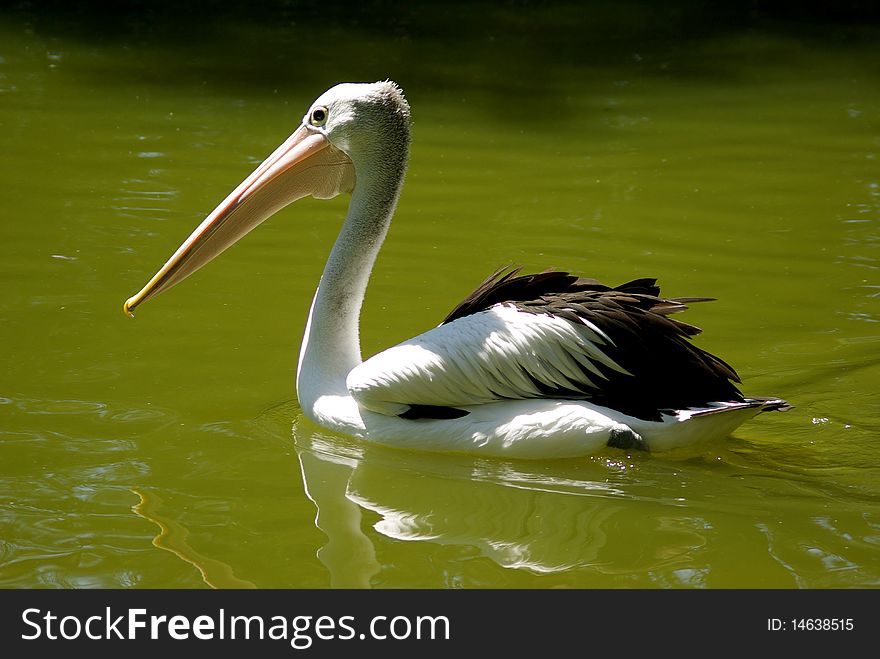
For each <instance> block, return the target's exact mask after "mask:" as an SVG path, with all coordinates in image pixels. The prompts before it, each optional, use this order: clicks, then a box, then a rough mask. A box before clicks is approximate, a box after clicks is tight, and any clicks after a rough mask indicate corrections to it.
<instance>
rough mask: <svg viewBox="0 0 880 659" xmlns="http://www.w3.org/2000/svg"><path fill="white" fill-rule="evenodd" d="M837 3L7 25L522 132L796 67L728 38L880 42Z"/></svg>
mask: <svg viewBox="0 0 880 659" xmlns="http://www.w3.org/2000/svg"><path fill="white" fill-rule="evenodd" d="M826 4H827V6H825V7H821V8H819V7H818V6H816V5H813V6H811V7H812V8H811V7H808V6H805V5H803V4H802V3H795V2H789V1H783V2H770V1H760V0H753V1H751V2H745V3H731V2H726V3H716V2H706V1H704V0H677V1H675V2H671V3H670V2H663V3H657V2H647V1H636V0H629V1H624V2H612V1H611V0H593V1H592V2H586V3H584V2H580V3H575V2H522V1H520V2H504V3H490V2H453V3H434V2H425V1H424V0H421V1H417V2H411V3H394V2H388V1H383V0H368V1H366V2H362V3H347V2H341V3H330V2H319V1H307V2H296V1H293V0H257V1H255V2H248V3H231V2H229V3H224V2H195V3H179V2H170V1H164V0H159V1H149V0H135V1H131V2H125V3H118V2H109V1H91V2H88V1H85V2H65V1H63V0H47V1H44V2H26V1H20V2H16V3H13V4H12V5H11V6H9V7H7V8H5V9H2V10H0V28H3V27H4V26H5V30H11V31H12V32H13V33H16V32H21V33H24V34H27V35H29V36H33V37H35V38H37V39H42V40H44V41H45V42H46V43H47V47H51V46H52V43H53V42H55V41H65V40H66V41H70V40H73V41H76V42H79V43H81V44H86V45H89V46H94V47H96V48H106V49H110V50H111V52H112V51H113V50H114V49H116V50H119V57H120V58H121V59H123V60H125V62H126V63H125V65H120V66H125V67H126V69H125V71H124V72H120V71H119V70H117V69H116V68H113V66H112V65H110V66H109V68H108V65H107V63H106V62H103V61H101V62H99V63H97V64H95V63H93V64H91V65H89V64H88V63H85V64H81V65H80V66H81V67H82V68H81V69H80V73H82V74H83V75H86V76H92V77H93V78H95V79H97V80H98V81H101V80H109V79H112V78H113V76H119V75H124V76H125V77H126V78H127V79H130V78H131V77H132V76H133V77H134V78H135V81H136V82H140V83H145V84H150V85H169V86H170V85H180V86H186V87H192V86H200V87H203V88H206V89H207V90H209V91H215V92H217V93H228V94H240V95H247V94H258V95H266V94H271V93H275V90H283V93H284V94H285V95H287V94H289V93H299V92H300V91H301V92H302V93H305V94H306V95H309V96H310V95H312V94H314V93H315V90H320V89H324V88H326V87H328V86H330V85H331V84H333V83H334V82H337V81H340V80H374V79H377V78H384V77H390V78H393V79H395V80H397V81H398V82H400V83H401V84H402V85H403V86H404V88H405V89H418V90H423V91H420V93H429V94H432V95H435V96H437V97H439V98H440V100H446V101H452V102H455V101H456V100H458V99H461V98H467V99H468V100H469V101H470V102H473V101H480V100H485V101H486V105H487V106H491V107H492V108H493V112H494V113H495V114H496V115H498V118H500V119H505V120H512V121H521V120H523V119H526V118H529V117H534V116H536V114H537V113H540V112H541V111H542V108H544V104H545V103H546V101H547V100H548V99H564V96H565V93H566V92H565V90H566V89H569V90H570V89H571V85H575V86H577V85H581V84H582V85H590V84H591V83H592V82H593V81H594V80H595V79H596V78H597V76H599V77H602V78H607V77H608V75H609V72H611V73H610V74H611V75H614V76H619V78H620V80H621V82H622V83H625V82H626V79H627V78H629V77H636V78H646V77H652V76H662V77H667V78H683V79H695V80H697V81H699V80H701V79H709V78H711V79H715V80H717V79H723V78H725V77H733V76H736V75H737V72H738V71H739V67H740V66H741V64H742V61H741V60H742V58H745V59H753V60H754V59H759V60H764V59H766V60H768V61H771V60H773V61H778V59H779V57H780V56H782V57H784V56H785V54H784V53H779V52H776V51H775V50H774V49H773V47H772V46H762V45H761V43H760V42H759V43H758V44H757V45H756V44H755V43H752V42H748V43H746V44H745V45H743V46H742V47H740V48H734V49H733V50H731V49H729V48H726V49H722V50H721V51H717V50H715V49H713V48H712V47H708V46H707V44H711V43H713V42H715V41H718V40H725V39H731V38H748V37H749V35H755V34H772V35H776V36H778V37H780V38H782V39H783V40H788V41H791V40H794V41H795V42H796V43H804V42H808V43H811V44H815V43H818V42H821V43H822V44H823V46H825V47H828V48H831V49H835V48H844V47H852V46H853V45H854V44H858V43H864V44H866V45H867V44H869V43H871V39H873V38H874V37H876V35H877V28H876V26H877V25H878V24H880V5H877V4H876V3H868V2H858V1H856V0H849V1H848V2H847V1H845V2H837V3H826ZM0 54H2V53H0ZM411 93H412V92H411ZM565 112H566V105H565V103H559V104H558V106H557V107H555V108H554V113H556V115H557V116H558V117H559V118H564V117H561V116H559V115H564V114H565Z"/></svg>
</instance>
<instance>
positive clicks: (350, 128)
mask: <svg viewBox="0 0 880 659" xmlns="http://www.w3.org/2000/svg"><path fill="white" fill-rule="evenodd" d="M408 146H409V104H408V103H407V102H406V99H405V98H404V96H403V93H402V92H401V90H400V88H399V87H398V86H397V85H396V84H395V83H393V82H391V81H384V82H375V83H343V84H339V85H336V86H335V87H332V88H330V89H328V90H327V91H326V92H324V93H323V94H321V96H319V97H318V98H317V99H316V100H315V102H314V103H313V104H312V105H311V107H310V108H309V110H308V112H306V113H305V115H304V116H303V118H302V122H301V123H300V125H299V127H298V128H297V129H296V130H295V131H294V132H293V134H292V135H291V136H290V137H288V138H287V140H285V141H284V143H283V144H281V146H279V147H278V148H277V149H275V151H274V152H273V153H272V154H271V155H270V156H269V157H268V158H266V160H264V161H263V162H262V163H261V164H260V165H259V166H258V167H257V168H256V169H255V170H254V171H253V172H252V173H251V174H250V176H248V177H247V178H246V179H245V180H244V181H242V182H241V183H240V184H239V185H238V187H237V188H235V190H233V191H232V192H231V193H230V194H229V196H228V197H226V199H224V200H223V201H222V202H221V203H220V205H219V206H217V208H215V209H214V210H213V211H212V212H211V214H210V215H208V217H206V218H205V220H204V221H203V222H202V223H201V224H200V225H199V226H198V227H197V228H196V229H195V231H193V232H192V233H191V234H190V236H189V237H188V238H187V239H186V240H185V241H184V242H183V244H182V245H180V247H178V248H177V251H175V252H174V254H173V255H172V256H171V258H170V259H168V261H167V262H166V263H165V265H163V266H162V268H161V269H160V270H159V271H158V272H157V273H156V274H155V275H153V277H152V279H150V281H149V282H147V284H146V285H145V286H144V287H143V288H142V289H141V290H140V291H139V292H138V293H137V294H135V295H133V296H132V297H130V298H128V300H126V301H125V304H124V305H123V309H124V311H125V313H127V314H128V315H130V316H132V315H134V314H133V311H134V309H135V307H137V306H138V305H140V304H142V303H143V302H145V301H146V300H148V299H150V298H151V297H153V296H155V295H158V294H159V293H161V292H163V291H166V290H168V289H169V288H171V287H172V286H174V285H175V284H177V283H179V282H181V281H183V280H184V279H185V278H186V277H188V276H189V275H191V274H192V273H194V272H195V271H196V270H198V269H199V268H201V267H202V266H203V265H205V264H206V263H207V262H208V261H210V260H211V259H213V258H214V257H215V256H217V255H218V254H220V253H221V252H223V251H224V250H225V249H226V248H228V247H230V246H231V245H232V244H233V243H235V242H236V241H238V240H239V239H240V238H242V237H243V236H244V235H245V234H247V233H248V232H249V231H251V229H253V228H254V227H256V226H257V225H259V224H260V223H261V222H263V221H264V220H266V219H267V218H269V217H271V216H272V215H274V214H275V213H276V212H278V211H279V210H281V209H282V208H284V207H285V206H287V205H289V204H291V203H293V202H294V201H296V200H298V199H302V198H303V197H306V196H309V195H311V196H312V197H315V198H317V199H331V198H333V197H335V196H337V195H338V194H340V193H343V192H349V193H351V192H353V191H354V189H355V183H356V182H357V181H362V182H363V183H362V186H360V187H364V185H368V181H369V180H383V181H385V180H387V179H388V177H392V176H394V177H397V178H399V179H402V175H403V171H404V169H405V167H406V158H407V152H408ZM391 187H392V188H394V187H397V188H399V185H398V186H393V185H392V186H391ZM383 189H388V186H387V185H385V186H383ZM398 192H399V190H395V191H394V197H395V199H394V201H396V195H397V193H398ZM392 203H393V202H392Z"/></svg>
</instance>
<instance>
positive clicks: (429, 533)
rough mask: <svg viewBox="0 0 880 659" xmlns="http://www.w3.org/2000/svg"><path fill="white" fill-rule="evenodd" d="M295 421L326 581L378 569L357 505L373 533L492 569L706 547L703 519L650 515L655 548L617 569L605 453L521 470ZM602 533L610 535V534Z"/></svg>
mask: <svg viewBox="0 0 880 659" xmlns="http://www.w3.org/2000/svg"><path fill="white" fill-rule="evenodd" d="M305 425H306V423H305V422H304V423H300V424H298V426H299V427H295V429H294V432H295V435H296V445H297V455H298V457H299V460H300V465H301V467H302V475H303V482H304V485H305V488H306V491H307V493H308V495H309V497H310V498H311V500H312V501H313V502H314V503H315V505H316V506H317V508H318V515H317V518H316V524H317V526H318V527H319V528H320V529H321V530H322V531H323V532H324V533H326V534H327V536H328V539H329V540H328V543H327V545H325V546H324V547H323V548H322V549H321V550H320V552H319V558H320V559H321V562H322V563H323V564H324V565H325V566H326V567H327V569H328V570H329V571H330V573H331V575H332V580H333V585H334V586H336V585H339V586H368V585H369V584H370V577H372V576H373V575H375V574H377V573H378V572H379V569H380V567H379V563H378V562H377V559H376V554H375V549H374V547H373V545H372V542H371V540H370V538H369V534H368V533H366V532H364V531H363V530H362V529H361V510H364V511H371V512H372V513H375V514H376V515H378V517H379V520H378V521H377V522H375V523H374V524H373V528H374V529H375V531H377V532H378V533H380V534H381V535H383V536H385V537H387V538H391V539H393V540H399V541H408V542H412V541H428V542H431V543H436V544H439V545H447V546H450V545H451V546H460V547H468V548H473V549H476V550H478V551H479V553H480V555H482V556H484V557H486V558H488V559H490V560H491V561H493V562H494V563H496V564H497V565H500V566H502V567H505V568H517V569H525V570H528V571H530V572H533V573H539V574H540V573H554V572H564V571H568V570H571V569H573V568H585V567H591V568H593V569H597V570H599V571H603V572H616V571H619V570H626V569H631V568H633V567H635V566H640V567H641V569H646V568H649V567H651V566H655V567H656V566H658V565H664V564H668V563H670V562H675V561H678V560H680V559H681V558H682V557H686V556H687V555H688V554H689V553H690V551H691V550H692V549H694V548H698V547H701V546H702V545H704V544H705V539H704V538H702V537H701V535H700V533H699V529H700V528H701V527H705V526H708V523H707V522H705V521H704V520H702V519H692V518H688V520H687V521H686V522H683V521H682V519H678V518H675V517H668V516H667V517H662V516H661V517H656V518H654V519H653V521H652V522H650V523H645V524H643V525H642V526H643V528H644V529H645V530H644V531H642V533H644V532H646V531H647V532H650V533H653V534H656V536H657V537H656V539H655V541H654V542H655V544H654V546H655V551H654V552H653V555H652V556H649V557H646V556H642V555H641V551H637V552H635V553H634V552H632V551H629V552H624V554H623V558H625V559H626V558H628V559H629V560H628V562H629V565H628V566H626V567H623V568H622V567H621V564H620V558H621V554H620V552H619V547H618V545H619V544H621V542H620V537H621V535H625V536H626V537H628V538H630V539H631V538H632V533H633V532H634V531H637V529H634V528H628V527H629V526H630V522H631V521H632V520H631V519H628V518H629V511H628V510H627V506H628V501H627V499H626V498H625V497H624V492H623V490H621V489H620V487H619V486H618V485H616V484H615V483H614V480H613V478H610V476H611V475H612V474H617V473H619V469H618V466H617V462H616V461H614V460H608V461H602V460H598V461H587V462H580V463H577V464H568V463H563V462H559V463H540V464H539V463H535V464H534V465H531V469H530V468H529V465H527V464H526V465H524V466H523V465H517V464H513V463H510V462H502V461H487V460H480V459H474V458H471V457H467V456H448V455H437V454H422V453H408V452H403V451H394V450H390V449H386V448H383V447H376V446H368V445H352V444H351V443H348V442H347V441H345V440H341V439H340V438H335V437H332V436H330V435H325V434H323V433H322V432H321V431H317V432H312V431H311V428H310V427H309V428H305ZM609 463H611V464H609ZM548 464H549V465H551V467H550V468H548ZM694 529H696V530H694ZM609 535H613V536H617V537H616V538H615V539H613V540H611V541H610V540H609ZM658 540H661V542H658ZM662 540H665V542H663V541H662Z"/></svg>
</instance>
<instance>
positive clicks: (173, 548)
mask: <svg viewBox="0 0 880 659" xmlns="http://www.w3.org/2000/svg"><path fill="white" fill-rule="evenodd" d="M131 492H132V494H135V495H137V497H138V499H140V500H139V501H138V503H136V504H135V505H133V506H132V507H131V510H132V512H133V513H135V514H136V515H138V516H139V517H143V518H144V519H145V520H148V521H150V522H153V523H154V524H155V525H156V526H158V527H159V535H157V536H156V537H155V538H153V546H154V547H156V548H157V549H164V550H165V551H169V552H171V553H172V554H174V555H175V556H177V557H178V558H180V559H182V560H184V561H186V562H187V563H189V564H190V565H192V566H193V567H194V568H196V569H197V570H198V571H199V573H200V574H201V575H202V581H204V582H205V583H206V584H208V585H209V586H210V587H211V588H256V586H255V585H254V584H252V583H251V582H250V581H245V580H244V579H239V578H238V577H236V576H235V575H234V574H233V573H232V568H231V567H230V566H229V565H227V564H226V563H223V562H222V561H218V560H216V559H213V558H208V557H207V556H202V555H201V554H200V553H199V552H197V551H196V550H195V549H193V548H192V547H191V546H190V544H189V542H188V541H187V538H189V530H188V529H187V528H186V527H185V526H183V525H181V524H180V523H179V522H177V521H175V520H173V519H171V518H169V517H163V516H162V515H160V514H159V512H158V511H159V508H160V507H161V505H162V499H161V498H160V497H159V495H157V494H155V493H150V492H147V493H146V494H145V493H144V492H141V490H140V489H138V488H132V489H131Z"/></svg>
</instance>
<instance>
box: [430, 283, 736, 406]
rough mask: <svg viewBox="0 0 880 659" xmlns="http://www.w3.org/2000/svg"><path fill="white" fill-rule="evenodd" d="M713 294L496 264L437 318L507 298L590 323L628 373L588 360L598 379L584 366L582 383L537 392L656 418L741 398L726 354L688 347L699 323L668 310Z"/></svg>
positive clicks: (476, 310) (527, 307) (520, 306)
mask: <svg viewBox="0 0 880 659" xmlns="http://www.w3.org/2000/svg"><path fill="white" fill-rule="evenodd" d="M711 299H712V298H702V297H686V298H663V297H661V296H660V288H659V286H657V280H656V279H650V278H642V279H634V280H633V281H630V282H627V283H625V284H621V285H620V286H615V287H613V288H612V287H609V286H605V285H603V284H600V283H599V282H598V281H596V280H594V279H584V278H580V277H576V276H575V275H571V274H569V273H567V272H558V271H546V272H542V273H539V274H534V275H519V269H518V268H510V267H505V268H501V269H500V270H496V271H495V272H494V273H492V275H490V276H489V278H488V279H486V280H485V281H484V282H483V283H482V284H480V286H478V287H477V289H476V290H475V291H474V292H473V293H471V294H470V295H469V296H468V297H467V298H466V299H465V300H464V301H463V302H461V303H460V304H459V305H458V306H456V307H455V308H454V309H453V310H452V311H451V312H450V313H449V315H448V316H447V317H446V318H445V319H444V321H443V324H445V323H450V322H452V321H454V320H456V319H458V318H463V317H465V316H468V315H471V314H475V313H479V312H480V311H485V310H486V309H489V308H490V307H492V306H494V305H496V304H512V305H513V306H515V307H516V308H517V309H519V310H520V311H523V312H526V313H535V314H550V315H553V316H557V317H560V318H563V319H565V320H567V321H568V322H571V323H575V324H578V323H582V322H583V320H586V321H589V322H590V323H592V324H593V325H595V326H596V327H598V328H599V329H600V330H601V331H602V332H604V333H605V335H606V336H608V337H609V338H610V339H611V340H612V341H613V343H614V345H606V346H600V347H601V349H602V350H603V352H605V353H606V354H607V355H608V357H610V358H611V359H612V360H613V361H614V362H615V363H616V364H618V365H619V366H621V367H622V368H623V369H625V370H626V371H627V372H628V373H630V374H631V375H627V374H626V373H621V372H619V371H615V370H613V369H611V368H608V367H607V366H605V365H603V364H600V363H597V362H595V361H591V363H593V364H594V365H595V366H596V367H597V368H598V369H599V370H600V371H601V373H602V375H603V376H604V380H602V381H601V382H598V383H597V382H596V381H597V379H598V378H596V376H595V374H593V373H590V372H589V371H587V370H586V369H584V377H585V379H586V380H587V381H592V382H594V383H596V384H599V388H598V389H597V388H595V387H594V386H590V385H587V384H586V383H584V384H583V385H581V386H579V385H578V383H574V382H571V383H569V384H570V386H568V385H561V384H560V386H557V387H551V386H548V385H546V384H544V383H538V382H535V386H536V388H537V389H538V391H540V392H541V394H542V396H546V397H554V398H555V397H558V398H581V399H588V400H590V401H592V402H595V403H596V404H599V405H604V406H606V407H610V408H612V409H616V410H619V411H621V412H623V413H625V414H629V415H631V416H636V417H639V418H642V419H652V420H658V421H659V420H660V419H661V414H662V412H661V410H669V409H686V408H689V407H703V406H705V405H707V404H708V403H712V402H718V401H742V400H743V396H742V394H741V393H740V391H739V389H737V387H736V386H735V385H734V382H739V381H740V379H739V376H738V375H737V374H736V371H734V369H733V368H732V367H731V366H730V365H729V364H727V363H726V362H725V361H724V360H722V359H720V358H719V357H716V356H715V355H713V354H711V353H709V352H706V351H705V350H702V349H701V348H698V347H697V346H695V345H693V344H692V343H691V342H690V340H689V337H691V336H694V335H696V334H698V333H699V332H700V329H699V328H697V327H694V326H693V325H689V324H687V323H683V322H681V321H679V320H676V319H674V318H670V317H669V316H670V314H674V313H677V312H680V311H684V310H685V309H687V306H686V304H687V303H692V302H703V301H707V300H711Z"/></svg>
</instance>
